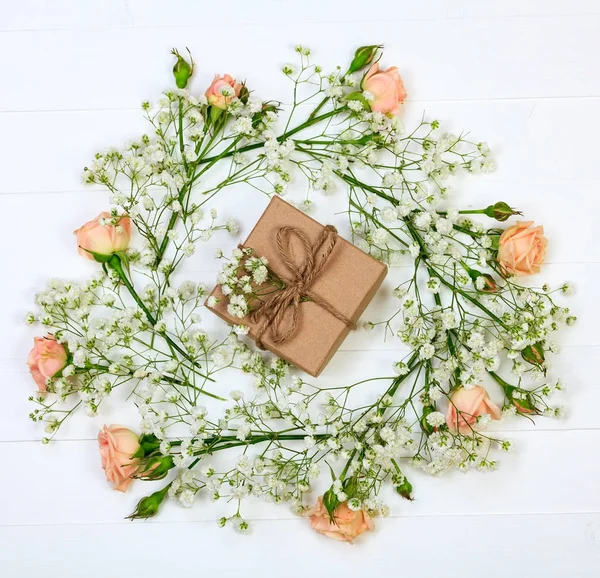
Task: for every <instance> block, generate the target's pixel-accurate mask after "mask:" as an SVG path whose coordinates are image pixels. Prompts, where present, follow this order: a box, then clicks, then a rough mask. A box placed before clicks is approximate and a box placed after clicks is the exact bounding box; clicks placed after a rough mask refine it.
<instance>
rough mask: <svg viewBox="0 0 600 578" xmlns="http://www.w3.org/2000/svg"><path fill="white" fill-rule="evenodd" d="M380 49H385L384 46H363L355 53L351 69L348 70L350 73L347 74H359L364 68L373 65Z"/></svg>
mask: <svg viewBox="0 0 600 578" xmlns="http://www.w3.org/2000/svg"><path fill="white" fill-rule="evenodd" d="M379 48H383V46H381V45H379V44H372V45H371V46H361V47H360V48H358V49H357V50H356V52H355V53H354V58H353V59H352V62H351V63H350V68H348V72H347V73H346V74H352V73H353V72H358V71H359V70H360V69H361V68H363V66H366V65H367V64H371V62H372V61H373V58H374V57H375V55H376V54H377V50H378V49H379Z"/></svg>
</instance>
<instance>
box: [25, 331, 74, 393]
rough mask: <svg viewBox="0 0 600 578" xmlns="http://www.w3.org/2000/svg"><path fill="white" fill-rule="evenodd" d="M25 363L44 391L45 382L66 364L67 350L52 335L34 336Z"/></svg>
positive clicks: (40, 388)
mask: <svg viewBox="0 0 600 578" xmlns="http://www.w3.org/2000/svg"><path fill="white" fill-rule="evenodd" d="M27 365H28V366H29V371H30V372H31V375H32V377H33V380H34V381H35V382H36V383H37V386H38V388H39V390H40V391H46V382H47V381H48V379H49V378H50V377H54V376H55V375H56V374H57V373H58V372H59V371H60V370H61V369H63V367H65V365H67V351H66V349H65V348H64V346H63V345H62V344H60V343H59V342H58V341H56V338H55V337H54V335H48V336H46V337H36V338H35V339H34V340H33V349H32V350H31V351H30V352H29V356H28V357H27Z"/></svg>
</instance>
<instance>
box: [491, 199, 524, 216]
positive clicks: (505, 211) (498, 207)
mask: <svg viewBox="0 0 600 578" xmlns="http://www.w3.org/2000/svg"><path fill="white" fill-rule="evenodd" d="M483 212H484V213H485V214H486V215H487V216H488V217H490V218H491V219H496V221H506V219H508V218H509V217H512V216H513V215H522V214H523V213H521V211H515V210H514V209H513V208H511V207H510V206H509V205H507V204H506V203H505V202H503V201H498V202H497V203H495V204H494V205H490V206H489V207H486V208H485V209H484V211H483Z"/></svg>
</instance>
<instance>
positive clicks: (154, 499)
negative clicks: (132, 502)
mask: <svg viewBox="0 0 600 578" xmlns="http://www.w3.org/2000/svg"><path fill="white" fill-rule="evenodd" d="M170 485H171V484H169V485H168V486H166V487H165V488H163V489H162V490H159V491H158V492H154V493H153V494H151V495H150V496H146V497H145V498H142V499H141V500H140V501H139V502H138V504H137V506H136V507H135V510H134V512H133V513H132V514H131V515H129V516H127V518H128V519H129V520H135V519H141V518H143V519H147V518H152V517H153V516H156V514H158V509H159V508H160V505H161V504H162V503H163V500H164V499H165V496H166V495H167V492H168V491H169V486H170Z"/></svg>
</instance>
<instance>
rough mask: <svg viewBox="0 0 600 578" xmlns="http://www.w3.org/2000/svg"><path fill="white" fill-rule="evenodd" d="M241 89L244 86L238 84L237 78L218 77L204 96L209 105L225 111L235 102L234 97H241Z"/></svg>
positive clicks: (228, 76) (227, 75)
mask: <svg viewBox="0 0 600 578" xmlns="http://www.w3.org/2000/svg"><path fill="white" fill-rule="evenodd" d="M241 89H242V85H241V84H240V83H239V82H236V81H235V78H233V77H232V76H230V75H229V74H226V75H225V76H219V75H216V76H215V78H214V80H213V81H212V84H211V85H210V86H209V87H208V88H207V89H206V92H205V93H204V94H205V95H206V98H207V99H208V103H209V104H212V105H213V106H214V107H216V108H221V109H223V110H225V109H226V108H227V106H228V105H229V104H230V103H231V101H232V100H233V97H234V96H239V95H240V90H241Z"/></svg>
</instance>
